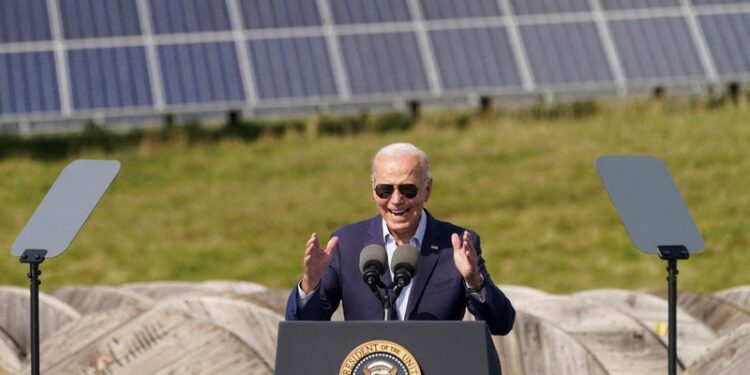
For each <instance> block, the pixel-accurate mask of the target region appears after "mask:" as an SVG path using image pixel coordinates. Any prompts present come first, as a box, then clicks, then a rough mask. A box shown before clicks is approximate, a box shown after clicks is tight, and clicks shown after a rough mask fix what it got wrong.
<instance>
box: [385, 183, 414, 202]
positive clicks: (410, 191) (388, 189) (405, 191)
mask: <svg viewBox="0 0 750 375" xmlns="http://www.w3.org/2000/svg"><path fill="white" fill-rule="evenodd" d="M396 188H398V192H399V193H401V195H403V196H404V197H406V198H409V199H412V198H414V197H416V196H417V194H418V193H419V187H417V185H415V184H402V185H398V187H395V186H394V185H393V184H377V185H375V195H377V196H378V197H380V198H382V199H385V198H388V197H390V196H391V195H392V194H393V192H394V191H395V189H396Z"/></svg>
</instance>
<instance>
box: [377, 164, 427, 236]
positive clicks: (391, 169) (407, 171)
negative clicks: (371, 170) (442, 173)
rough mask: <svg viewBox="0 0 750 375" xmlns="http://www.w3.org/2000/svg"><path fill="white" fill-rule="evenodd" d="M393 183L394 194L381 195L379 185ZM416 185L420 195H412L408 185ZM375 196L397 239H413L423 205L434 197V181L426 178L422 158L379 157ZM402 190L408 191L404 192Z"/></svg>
mask: <svg viewBox="0 0 750 375" xmlns="http://www.w3.org/2000/svg"><path fill="white" fill-rule="evenodd" d="M380 184H385V185H393V189H392V193H391V194H390V195H389V196H386V197H382V198H381V197H380V196H378V194H377V193H376V191H375V188H376V186H377V185H380ZM409 184H412V185H416V187H417V189H416V192H417V193H416V196H414V197H412V198H409V197H407V195H409V192H408V190H409V189H408V186H404V187H401V189H399V186H400V185H409ZM372 188H373V197H374V198H375V203H376V204H377V206H378V209H379V210H380V214H381V215H382V216H383V218H384V219H385V222H386V225H387V226H388V230H389V231H390V232H391V234H392V235H393V236H394V237H396V239H397V240H403V241H409V240H410V239H411V237H412V236H413V235H414V233H415V232H416V231H417V226H418V225H419V219H420V215H421V214H422V207H424V204H425V202H427V200H428V199H429V198H430V192H431V190H432V180H427V181H424V179H423V177H422V169H421V168H420V165H419V158H418V157H416V156H413V155H398V156H388V155H385V156H380V157H379V158H377V159H376V160H375V176H374V178H373V183H372ZM401 190H407V194H404V192H402V191H401Z"/></svg>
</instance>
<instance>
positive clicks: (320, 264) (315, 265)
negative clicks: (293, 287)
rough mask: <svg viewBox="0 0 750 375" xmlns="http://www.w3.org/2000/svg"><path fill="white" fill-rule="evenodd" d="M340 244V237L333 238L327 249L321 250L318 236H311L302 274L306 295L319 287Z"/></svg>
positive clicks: (314, 234) (315, 234) (302, 283)
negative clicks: (334, 250) (334, 251)
mask: <svg viewBox="0 0 750 375" xmlns="http://www.w3.org/2000/svg"><path fill="white" fill-rule="evenodd" d="M338 243H339V238H338V237H331V239H330V240H328V244H327V245H326V247H325V248H324V249H321V248H320V240H319V239H318V234H317V233H313V234H312V235H310V239H309V240H307V247H306V248H305V267H304V273H303V274H302V282H301V283H300V285H301V287H302V290H303V291H304V292H305V293H311V292H312V291H313V290H315V288H317V287H318V284H319V283H320V279H321V278H322V277H323V273H325V271H326V268H328V264H329V263H331V255H332V254H333V249H335V248H336V245H337V244H338Z"/></svg>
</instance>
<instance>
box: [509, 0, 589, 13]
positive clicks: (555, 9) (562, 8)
mask: <svg viewBox="0 0 750 375" xmlns="http://www.w3.org/2000/svg"><path fill="white" fill-rule="evenodd" d="M510 2H511V5H512V6H513V12H514V13H515V14H517V15H529V14H554V13H570V12H586V11H589V9H590V8H589V2H588V0H510Z"/></svg>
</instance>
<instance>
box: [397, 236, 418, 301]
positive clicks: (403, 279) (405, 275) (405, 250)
mask: <svg viewBox="0 0 750 375" xmlns="http://www.w3.org/2000/svg"><path fill="white" fill-rule="evenodd" d="M417 266H419V250H417V248H416V247H414V246H412V245H401V246H399V247H397V248H396V251H394V252H393V259H391V272H393V281H394V284H395V285H396V287H397V288H398V290H397V291H398V292H400V290H401V289H402V288H404V287H405V286H407V285H409V283H410V282H411V278H412V277H414V275H415V274H416V273H417Z"/></svg>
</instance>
